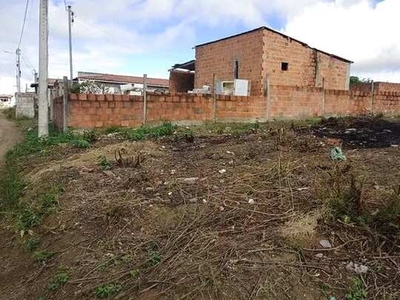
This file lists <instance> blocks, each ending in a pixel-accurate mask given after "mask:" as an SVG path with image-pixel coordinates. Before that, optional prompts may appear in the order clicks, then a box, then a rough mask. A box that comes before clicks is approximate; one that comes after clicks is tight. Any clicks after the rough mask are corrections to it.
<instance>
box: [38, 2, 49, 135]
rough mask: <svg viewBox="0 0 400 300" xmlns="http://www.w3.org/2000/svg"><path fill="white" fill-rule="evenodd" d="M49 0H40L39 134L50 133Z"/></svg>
mask: <svg viewBox="0 0 400 300" xmlns="http://www.w3.org/2000/svg"><path fill="white" fill-rule="evenodd" d="M47 18H48V0H40V7H39V100H38V102H39V118H38V135H39V137H46V136H48V135H49V105H48V100H47V97H48V94H47V76H48V64H49V62H48V58H49V57H48V56H49V55H48V36H49V32H48V19H47Z"/></svg>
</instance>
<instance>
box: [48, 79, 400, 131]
mask: <svg viewBox="0 0 400 300" xmlns="http://www.w3.org/2000/svg"><path fill="white" fill-rule="evenodd" d="M147 99H148V103H147V118H146V124H147V123H148V124H157V123H161V122H163V121H172V122H181V123H187V124H198V123H202V122H204V121H211V120H214V116H215V117H216V119H217V121H222V122H228V121H239V122H248V121H255V120H258V121H265V120H267V119H275V118H296V119H301V118H311V117H317V116H322V115H325V116H332V115H356V114H362V113H366V112H374V113H384V114H387V115H398V114H400V93H394V92H377V93H376V94H374V95H372V94H371V93H364V92H359V91H344V90H324V89H322V88H312V87H292V86H271V87H270V89H269V97H267V96H265V97H264V96H251V97H238V96H223V95H219V96H217V97H216V111H215V112H214V100H213V98H212V96H211V95H196V94H185V93H175V94H166V95H157V94H149V95H148V98H147ZM142 117H143V98H142V97H141V96H129V95H86V94H85V95H76V94H72V95H70V101H69V103H68V126H71V127H74V128H96V127H110V126H122V127H137V126H140V125H142V122H143V120H142ZM54 122H55V124H56V126H57V127H58V128H60V129H61V128H62V97H60V98H57V99H56V100H55V102H54Z"/></svg>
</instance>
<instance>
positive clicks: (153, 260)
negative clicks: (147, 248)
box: [150, 253, 161, 267]
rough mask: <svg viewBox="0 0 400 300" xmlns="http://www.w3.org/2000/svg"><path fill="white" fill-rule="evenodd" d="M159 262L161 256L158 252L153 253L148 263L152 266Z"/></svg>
mask: <svg viewBox="0 0 400 300" xmlns="http://www.w3.org/2000/svg"><path fill="white" fill-rule="evenodd" d="M160 263H161V256H160V254H158V253H154V254H153V256H152V257H151V258H150V265H151V266H152V267H155V266H158V265H159V264H160Z"/></svg>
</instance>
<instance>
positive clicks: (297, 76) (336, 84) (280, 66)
mask: <svg viewBox="0 0 400 300" xmlns="http://www.w3.org/2000/svg"><path fill="white" fill-rule="evenodd" d="M195 51H196V60H195V61H192V62H188V63H185V64H180V65H179V64H178V65H175V66H174V67H173V68H172V69H171V70H170V71H171V73H170V74H171V75H170V81H171V84H170V89H171V91H176V92H187V90H185V89H187V88H188V87H189V86H193V87H194V88H195V89H201V88H203V86H210V87H213V85H214V83H213V74H215V78H216V80H218V81H219V82H221V81H226V82H229V81H230V82H232V81H234V80H235V79H244V80H247V81H248V82H249V91H250V92H249V95H252V96H258V95H263V94H264V93H265V91H266V87H267V82H268V83H269V84H270V85H289V86H310V87H322V86H324V87H325V88H326V89H337V90H348V89H349V82H350V65H351V64H352V61H350V60H347V59H344V58H341V57H339V56H337V55H333V54H329V53H326V52H324V51H321V50H318V49H315V48H312V47H310V46H309V45H307V44H306V43H304V42H301V41H298V40H296V39H293V38H291V37H289V36H287V35H284V34H282V33H280V32H277V31H275V30H273V29H270V28H268V27H260V28H257V29H254V30H251V31H248V32H244V33H241V34H238V35H234V36H230V37H227V38H223V39H220V40H217V41H212V42H209V43H205V44H201V45H197V46H195ZM185 70H186V71H187V76H185V75H184V71H185ZM179 73H180V74H179ZM178 74H179V75H178ZM193 74H194V82H193V81H192V83H191V84H190V82H191V80H193V79H192V78H193Z"/></svg>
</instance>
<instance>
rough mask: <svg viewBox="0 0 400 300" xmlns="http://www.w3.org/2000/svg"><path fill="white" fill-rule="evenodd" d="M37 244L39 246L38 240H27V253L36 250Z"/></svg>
mask: <svg viewBox="0 0 400 300" xmlns="http://www.w3.org/2000/svg"><path fill="white" fill-rule="evenodd" d="M39 244H40V240H39V239H34V238H32V239H28V240H27V241H26V242H25V245H26V249H28V251H29V252H32V251H35V250H36V249H37V248H38V246H39Z"/></svg>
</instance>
